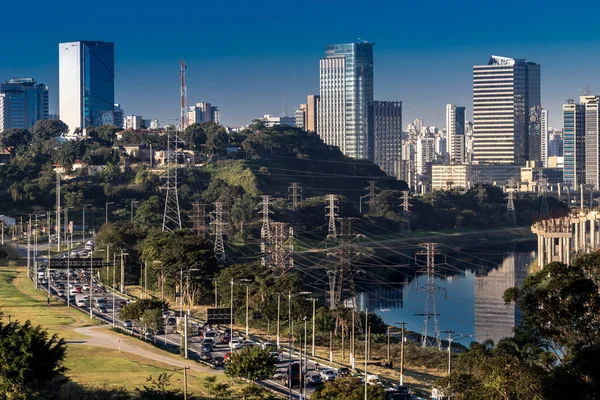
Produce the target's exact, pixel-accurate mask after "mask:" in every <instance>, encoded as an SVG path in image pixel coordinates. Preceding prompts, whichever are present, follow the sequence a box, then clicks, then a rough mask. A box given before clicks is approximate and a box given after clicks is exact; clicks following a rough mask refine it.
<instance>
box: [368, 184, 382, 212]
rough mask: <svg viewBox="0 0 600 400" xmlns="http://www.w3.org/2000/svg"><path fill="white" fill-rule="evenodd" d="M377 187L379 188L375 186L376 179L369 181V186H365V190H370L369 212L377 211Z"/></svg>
mask: <svg viewBox="0 0 600 400" xmlns="http://www.w3.org/2000/svg"><path fill="white" fill-rule="evenodd" d="M377 189H379V188H378V187H377V186H375V181H369V186H368V187H366V188H365V190H368V191H369V214H373V213H374V212H375V204H376V201H375V200H376V197H375V192H376V191H377Z"/></svg>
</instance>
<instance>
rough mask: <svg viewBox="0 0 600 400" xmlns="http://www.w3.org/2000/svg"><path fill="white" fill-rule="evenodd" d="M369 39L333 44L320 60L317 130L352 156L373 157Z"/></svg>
mask: <svg viewBox="0 0 600 400" xmlns="http://www.w3.org/2000/svg"><path fill="white" fill-rule="evenodd" d="M373 46H374V44H373V43H350V44H333V45H327V46H326V48H325V58H322V59H321V60H320V91H321V95H320V102H319V105H318V112H317V133H318V134H319V136H320V137H321V138H322V139H323V141H324V142H325V143H327V144H330V145H333V146H337V147H339V148H340V150H341V151H342V152H343V153H344V154H345V155H347V156H349V157H352V158H356V159H368V160H371V161H373V158H374V144H373V140H374V133H373V123H372V121H369V107H371V106H372V103H373Z"/></svg>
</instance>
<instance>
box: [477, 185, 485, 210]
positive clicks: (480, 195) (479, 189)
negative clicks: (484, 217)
mask: <svg viewBox="0 0 600 400" xmlns="http://www.w3.org/2000/svg"><path fill="white" fill-rule="evenodd" d="M485 192H486V190H485V187H484V186H483V183H480V184H478V185H477V199H478V200H479V204H480V205H481V204H483V199H484V198H485Z"/></svg>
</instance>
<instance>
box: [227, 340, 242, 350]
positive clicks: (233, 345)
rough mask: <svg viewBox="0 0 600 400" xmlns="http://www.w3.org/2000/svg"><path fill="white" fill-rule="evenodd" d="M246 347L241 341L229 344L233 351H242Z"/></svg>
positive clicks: (233, 341)
mask: <svg viewBox="0 0 600 400" xmlns="http://www.w3.org/2000/svg"><path fill="white" fill-rule="evenodd" d="M243 345H244V342H242V340H240V339H233V340H232V341H231V342H229V346H230V347H231V348H232V349H241V348H242V347H243Z"/></svg>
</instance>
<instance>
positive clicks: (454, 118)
mask: <svg viewBox="0 0 600 400" xmlns="http://www.w3.org/2000/svg"><path fill="white" fill-rule="evenodd" d="M465 122H466V118H465V107H457V106H456V105H454V104H446V138H447V141H448V159H449V160H450V163H451V164H462V163H464V162H465V160H466V157H465V148H466V141H465Z"/></svg>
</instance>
